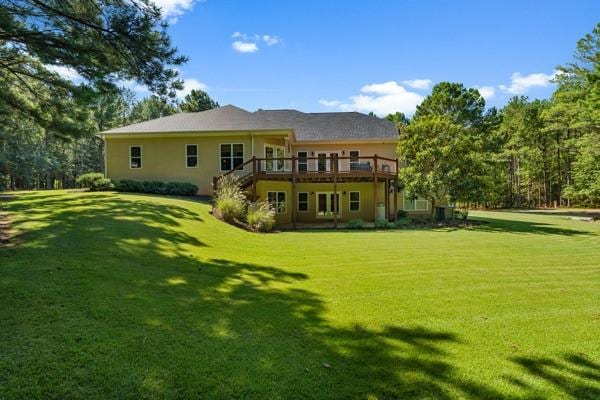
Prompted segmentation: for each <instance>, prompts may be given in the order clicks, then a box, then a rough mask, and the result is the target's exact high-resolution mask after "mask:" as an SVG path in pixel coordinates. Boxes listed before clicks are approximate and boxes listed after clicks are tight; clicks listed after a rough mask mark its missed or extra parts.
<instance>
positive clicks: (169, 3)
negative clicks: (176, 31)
mask: <svg viewBox="0 0 600 400" xmlns="http://www.w3.org/2000/svg"><path fill="white" fill-rule="evenodd" d="M196 2H197V0H153V3H154V4H156V6H158V7H159V8H160V9H161V11H162V15H163V18H166V19H168V20H169V22H170V23H172V24H174V23H175V22H177V19H178V18H179V17H180V16H182V15H183V14H185V13H186V12H187V11H190V10H191V9H192V8H193V7H194V3H196Z"/></svg>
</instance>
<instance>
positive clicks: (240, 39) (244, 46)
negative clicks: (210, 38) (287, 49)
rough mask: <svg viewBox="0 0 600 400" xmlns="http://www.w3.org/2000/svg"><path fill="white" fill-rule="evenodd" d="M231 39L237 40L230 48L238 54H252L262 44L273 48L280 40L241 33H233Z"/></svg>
mask: <svg viewBox="0 0 600 400" xmlns="http://www.w3.org/2000/svg"><path fill="white" fill-rule="evenodd" d="M231 37H232V38H234V39H237V40H236V41H234V42H233V43H232V44H231V46H232V47H233V49H234V50H235V51H237V52H239V53H254V52H257V51H258V50H259V49H260V48H259V47H258V45H259V44H260V43H264V44H266V45H267V46H269V47H270V46H274V45H276V44H278V43H281V39H280V38H279V37H277V36H275V35H266V34H265V35H259V34H258V33H255V34H252V35H247V34H245V33H243V32H233V34H232V35H231Z"/></svg>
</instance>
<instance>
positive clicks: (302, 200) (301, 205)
mask: <svg viewBox="0 0 600 400" xmlns="http://www.w3.org/2000/svg"><path fill="white" fill-rule="evenodd" d="M298 212H308V192H298Z"/></svg>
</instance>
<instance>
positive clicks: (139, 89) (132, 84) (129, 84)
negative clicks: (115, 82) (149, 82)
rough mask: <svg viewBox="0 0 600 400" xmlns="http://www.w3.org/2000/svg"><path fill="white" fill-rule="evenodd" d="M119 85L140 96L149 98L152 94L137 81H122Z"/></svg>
mask: <svg viewBox="0 0 600 400" xmlns="http://www.w3.org/2000/svg"><path fill="white" fill-rule="evenodd" d="M119 85H120V86H122V87H124V88H126V89H129V90H131V91H132V92H134V93H135V94H136V95H138V96H147V95H149V94H150V91H149V90H148V88H147V87H146V86H144V85H141V84H139V83H137V82H136V81H132V80H127V81H121V82H120V83H119Z"/></svg>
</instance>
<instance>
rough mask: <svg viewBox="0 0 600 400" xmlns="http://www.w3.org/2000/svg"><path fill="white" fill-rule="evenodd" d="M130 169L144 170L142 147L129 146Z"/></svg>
mask: <svg viewBox="0 0 600 400" xmlns="http://www.w3.org/2000/svg"><path fill="white" fill-rule="evenodd" d="M129 168H142V146H129Z"/></svg>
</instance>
